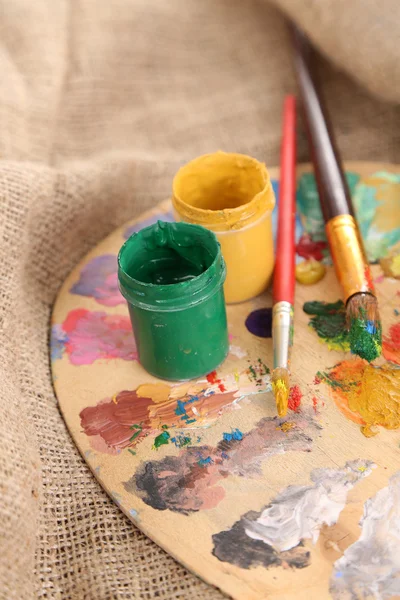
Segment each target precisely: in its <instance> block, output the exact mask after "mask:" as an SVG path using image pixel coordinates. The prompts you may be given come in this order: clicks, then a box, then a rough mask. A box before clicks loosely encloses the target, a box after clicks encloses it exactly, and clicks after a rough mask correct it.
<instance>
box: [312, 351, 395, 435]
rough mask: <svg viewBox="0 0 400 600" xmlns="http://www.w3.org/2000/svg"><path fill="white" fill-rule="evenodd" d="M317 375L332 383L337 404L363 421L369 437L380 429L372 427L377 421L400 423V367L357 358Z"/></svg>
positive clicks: (391, 426)
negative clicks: (373, 364)
mask: <svg viewBox="0 0 400 600" xmlns="http://www.w3.org/2000/svg"><path fill="white" fill-rule="evenodd" d="M317 375H318V376H319V377H320V379H321V381H322V382H323V383H325V384H327V385H328V386H329V387H330V393H331V395H332V397H333V399H334V401H335V403H336V405H337V407H338V408H339V409H340V410H341V411H342V412H343V413H344V414H345V415H346V416H347V417H348V418H350V419H351V420H353V421H356V422H358V423H360V424H361V431H362V433H363V434H364V435H365V436H366V437H371V436H372V435H376V433H377V431H375V430H373V429H371V428H372V427H373V426H376V425H380V426H382V427H385V428H386V429H397V428H399V427H400V369H398V368H396V367H392V366H391V365H390V364H386V365H383V366H381V367H377V366H372V365H370V364H368V363H367V362H365V361H363V360H361V359H353V360H344V361H342V362H340V363H338V364H337V365H335V366H334V367H332V368H331V369H329V370H328V371H326V372H324V373H318V374H317Z"/></svg>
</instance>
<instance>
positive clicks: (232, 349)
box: [229, 344, 247, 359]
mask: <svg viewBox="0 0 400 600" xmlns="http://www.w3.org/2000/svg"><path fill="white" fill-rule="evenodd" d="M229 354H230V355H232V356H236V358H239V359H241V358H246V356H247V350H242V349H241V348H240V347H239V346H234V345H233V344H231V345H230V346H229Z"/></svg>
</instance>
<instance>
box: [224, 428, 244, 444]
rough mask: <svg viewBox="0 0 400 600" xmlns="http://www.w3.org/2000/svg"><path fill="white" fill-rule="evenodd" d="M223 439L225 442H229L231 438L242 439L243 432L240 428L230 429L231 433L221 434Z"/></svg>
mask: <svg viewBox="0 0 400 600" xmlns="http://www.w3.org/2000/svg"><path fill="white" fill-rule="evenodd" d="M222 437H223V439H224V440H225V441H226V442H231V441H232V440H239V441H240V440H242V439H243V433H242V432H241V431H240V429H237V428H236V429H232V433H224V434H223V436H222Z"/></svg>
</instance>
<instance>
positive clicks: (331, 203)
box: [290, 24, 354, 223]
mask: <svg viewBox="0 0 400 600" xmlns="http://www.w3.org/2000/svg"><path fill="white" fill-rule="evenodd" d="M290 28H291V30H292V35H293V44H294V49H295V58H294V61H295V68H296V74H297V79H298V84H299V89H300V96H301V100H302V107H303V112H304V117H305V125H306V130H307V136H308V141H309V146H310V151H311V155H312V162H313V165H314V171H315V177H316V181H317V187H318V193H319V197H320V201H321V208H322V213H323V215H324V219H325V222H326V223H327V222H328V221H329V220H330V219H332V218H333V217H336V216H338V215H344V214H351V215H354V211H353V205H352V202H351V197H350V192H349V189H348V186H347V181H346V179H345V176H344V171H343V166H342V162H341V159H340V155H339V151H338V149H337V147H336V143H335V138H334V135H333V131H332V128H331V126H330V123H329V118H328V113H327V111H326V108H325V106H324V103H323V100H322V97H321V94H320V92H319V90H318V86H317V82H316V79H315V77H314V75H313V68H312V67H313V65H312V61H313V54H314V53H313V49H312V46H311V44H310V43H309V41H308V40H307V38H306V36H305V35H304V34H303V33H302V32H301V31H299V30H298V29H297V27H296V26H295V25H293V24H290Z"/></svg>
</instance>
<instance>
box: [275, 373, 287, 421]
mask: <svg viewBox="0 0 400 600" xmlns="http://www.w3.org/2000/svg"><path fill="white" fill-rule="evenodd" d="M271 384H272V390H273V392H274V396H275V402H276V409H277V411H278V415H279V416H280V417H284V416H285V415H286V413H287V409H288V400H289V391H290V384H289V372H288V370H287V369H283V368H281V367H279V368H277V369H274V370H273V372H272V378H271Z"/></svg>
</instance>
